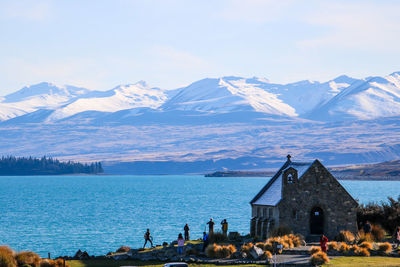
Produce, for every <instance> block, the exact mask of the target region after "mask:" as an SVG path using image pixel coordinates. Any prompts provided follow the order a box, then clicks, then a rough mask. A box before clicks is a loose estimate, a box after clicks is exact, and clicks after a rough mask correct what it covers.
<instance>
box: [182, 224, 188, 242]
mask: <svg viewBox="0 0 400 267" xmlns="http://www.w3.org/2000/svg"><path fill="white" fill-rule="evenodd" d="M183 230H185V241H189V230H190V229H189V225H188V224H186V225H185V227H183Z"/></svg>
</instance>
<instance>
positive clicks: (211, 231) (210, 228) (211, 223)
mask: <svg viewBox="0 0 400 267" xmlns="http://www.w3.org/2000/svg"><path fill="white" fill-rule="evenodd" d="M207 224H208V234H209V235H212V234H214V221H213V218H211V219H210V221H209V222H208V223H207Z"/></svg>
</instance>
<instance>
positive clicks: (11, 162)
mask: <svg viewBox="0 0 400 267" xmlns="http://www.w3.org/2000/svg"><path fill="white" fill-rule="evenodd" d="M102 172H103V167H102V166H101V163H100V162H94V163H91V164H82V163H79V162H73V161H68V162H61V161H59V160H57V159H53V158H46V157H42V158H32V157H29V158H25V157H19V158H17V157H12V156H8V157H2V158H1V159H0V175H3V176H6V175H10V176H11V175H60V174H78V173H85V174H97V173H102Z"/></svg>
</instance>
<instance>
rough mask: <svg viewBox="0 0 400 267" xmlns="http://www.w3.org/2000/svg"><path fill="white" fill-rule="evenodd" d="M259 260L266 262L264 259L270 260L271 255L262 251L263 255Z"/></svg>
mask: <svg viewBox="0 0 400 267" xmlns="http://www.w3.org/2000/svg"><path fill="white" fill-rule="evenodd" d="M261 259H263V260H266V259H272V253H271V252H269V251H268V250H267V251H264V254H263V255H262V256H261Z"/></svg>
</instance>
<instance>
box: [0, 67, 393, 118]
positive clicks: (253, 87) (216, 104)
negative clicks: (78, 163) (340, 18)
mask: <svg viewBox="0 0 400 267" xmlns="http://www.w3.org/2000/svg"><path fill="white" fill-rule="evenodd" d="M124 110H125V111H127V110H130V111H129V112H122V113H121V112H120V111H124ZM153 111H157V112H158V113H157V115H159V114H160V113H162V112H168V114H178V115H179V112H183V113H182V114H189V113H190V112H200V113H203V114H205V115H207V114H210V115H212V114H214V115H215V114H227V113H235V114H237V113H238V112H253V113H259V114H264V115H267V116H269V115H272V116H283V117H292V118H299V117H300V118H306V119H311V120H319V121H337V120H349V119H351V120H354V119H374V118H379V117H387V116H397V115H400V72H397V73H396V72H395V73H393V74H391V75H389V76H386V77H383V78H382V77H369V78H365V79H354V78H351V77H348V76H345V75H342V76H339V77H337V78H335V79H333V80H330V81H327V82H323V83H321V82H317V81H308V80H304V81H300V82H295V83H289V84H278V83H271V82H270V81H268V80H267V79H263V78H256V77H254V78H242V77H221V78H212V79H211V78H207V79H203V80H199V81H196V82H194V83H192V84H190V85H189V86H186V87H183V88H178V89H174V90H163V89H159V88H155V87H151V86H149V85H147V84H146V83H145V82H143V81H140V82H137V83H135V84H128V85H119V86H117V87H115V88H113V89H111V90H108V91H90V90H87V89H84V88H78V87H73V86H68V85H66V86H56V85H53V84H50V83H40V84H37V85H32V86H28V87H24V88H22V89H21V90H19V91H17V92H15V93H12V94H9V95H7V96H5V97H3V98H0V120H2V121H6V120H9V119H12V118H15V117H21V116H23V117H21V119H19V120H15V121H20V122H29V120H30V119H31V118H32V119H33V118H34V121H35V122H38V121H39V120H41V121H42V122H43V121H47V122H55V121H59V120H65V119H68V118H70V117H72V116H75V118H79V117H82V118H83V117H85V118H87V117H88V116H89V117H93V116H94V117H96V116H97V117H99V116H105V115H107V116H108V114H109V113H116V112H119V113H116V114H115V115H113V116H108V119H109V118H113V119H116V120H117V121H124V118H117V117H118V116H119V115H122V114H124V115H123V116H131V115H133V116H136V115H135V114H137V112H141V113H143V112H153ZM171 112H172V113H171ZM188 112H189V113H188ZM81 113H82V114H84V115H83V116H78V117H76V115H79V114H81ZM234 116H236V115H234ZM257 116H258V115H257Z"/></svg>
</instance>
